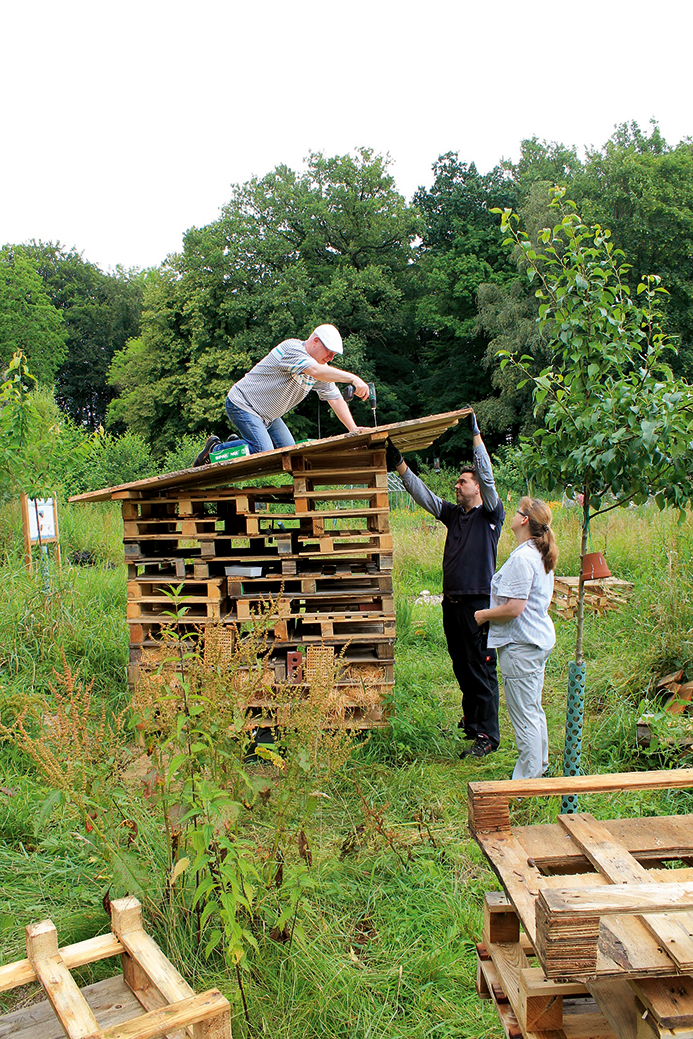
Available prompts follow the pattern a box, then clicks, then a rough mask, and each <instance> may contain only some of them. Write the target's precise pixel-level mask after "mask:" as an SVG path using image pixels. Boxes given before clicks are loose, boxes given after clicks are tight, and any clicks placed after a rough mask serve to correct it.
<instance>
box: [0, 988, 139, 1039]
mask: <svg viewBox="0 0 693 1039" xmlns="http://www.w3.org/2000/svg"><path fill="white" fill-rule="evenodd" d="M82 995H83V996H84V998H85V999H86V1001H87V1003H88V1004H89V1006H90V1007H91V1009H92V1011H93V1013H94V1016H95V1017H96V1019H97V1021H98V1022H99V1025H100V1026H101V1027H102V1028H108V1027H110V1026H111V1025H115V1024H119V1023H121V1022H122V1021H128V1020H129V1019H130V1018H131V1017H135V1016H136V1015H138V1014H139V1013H140V1012H141V1010H140V1005H139V1003H138V1002H137V999H136V998H135V996H134V995H133V994H132V992H131V991H130V989H129V988H128V987H127V985H126V984H125V981H124V980H123V975H122V974H117V975H116V976H115V977H112V978H106V979H105V980H104V981H97V982H96V983H95V984H93V985H87V986H85V987H84V988H83V989H82ZM0 1039H65V1031H64V1029H63V1027H62V1025H61V1024H60V1022H59V1020H58V1018H57V1017H56V1016H55V1012H54V1010H53V1007H52V1006H51V1005H50V1003H49V1002H48V1001H47V1000H44V1001H43V1002H42V1003H32V1004H31V1005H30V1006H27V1007H22V1008H21V1009H20V1010H15V1011H13V1012H12V1013H10V1014H3V1016H2V1017H0Z"/></svg>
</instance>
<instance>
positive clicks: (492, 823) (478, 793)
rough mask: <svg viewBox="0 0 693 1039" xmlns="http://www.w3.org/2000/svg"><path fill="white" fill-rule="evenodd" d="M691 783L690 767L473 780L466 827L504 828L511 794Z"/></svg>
mask: <svg viewBox="0 0 693 1039" xmlns="http://www.w3.org/2000/svg"><path fill="white" fill-rule="evenodd" d="M691 786H693V769H690V768H678V769H670V770H663V771H661V772H617V773H610V774H608V775H596V776H559V777H551V778H547V779H514V780H513V779H510V780H496V781H488V782H474V783H470V784H469V785H468V799H469V820H470V828H472V832H473V833H475V834H478V833H481V832H484V831H485V830H493V829H507V828H508V827H509V815H508V803H509V801H510V798H513V797H551V796H558V795H563V794H578V795H579V794H587V793H615V792H621V791H623V790H680V789H684V788H687V787H691Z"/></svg>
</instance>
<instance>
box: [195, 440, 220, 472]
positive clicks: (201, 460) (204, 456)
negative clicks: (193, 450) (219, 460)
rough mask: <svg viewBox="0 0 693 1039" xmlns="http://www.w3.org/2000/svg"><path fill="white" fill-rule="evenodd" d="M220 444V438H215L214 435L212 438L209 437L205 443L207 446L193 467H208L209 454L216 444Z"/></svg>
mask: <svg viewBox="0 0 693 1039" xmlns="http://www.w3.org/2000/svg"><path fill="white" fill-rule="evenodd" d="M220 443H221V440H220V439H219V437H215V436H214V435H212V436H211V437H207V439H206V441H205V446H204V447H203V448H202V450H201V451H200V453H199V455H198V456H197V458H196V459H195V461H194V462H193V466H196V465H207V463H208V462H209V452H210V451H211V450H212V448H213V447H214V445H215V444H220Z"/></svg>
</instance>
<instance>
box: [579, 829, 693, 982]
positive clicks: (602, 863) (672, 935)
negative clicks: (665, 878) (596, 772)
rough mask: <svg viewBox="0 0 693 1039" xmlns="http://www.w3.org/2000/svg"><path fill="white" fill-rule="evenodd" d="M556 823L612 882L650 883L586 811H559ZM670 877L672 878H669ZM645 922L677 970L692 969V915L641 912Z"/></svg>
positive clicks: (637, 864) (641, 869)
mask: <svg viewBox="0 0 693 1039" xmlns="http://www.w3.org/2000/svg"><path fill="white" fill-rule="evenodd" d="M559 823H560V824H561V825H562V826H563V827H564V829H565V830H567V832H568V833H569V834H570V836H571V837H572V839H573V840H574V841H575V842H576V843H577V844H579V845H580V847H581V848H582V850H583V851H584V852H585V854H586V855H587V857H588V858H589V860H590V862H591V863H592V864H593V865H594V866H596V868H597V869H598V870H599V871H600V873H602V874H603V876H605V877H607V878H608V880H610V881H611V882H612V883H614V884H650V883H652V877H651V876H650V874H649V873H648V871H647V870H646V869H645V868H644V866H641V865H640V863H639V862H636V860H635V859H634V858H633V857H632V855H630V853H629V852H628V850H627V849H626V848H624V847H623V845H621V844H619V843H618V842H617V841H615V840H614V839H613V837H612V835H611V834H610V833H609V831H608V830H607V829H606V827H604V826H602V825H601V823H599V822H597V820H596V819H595V818H594V817H593V816H591V815H588V814H586V813H585V814H580V815H563V816H560V817H559ZM672 879H673V878H672ZM642 919H643V922H644V923H645V926H646V927H647V928H648V929H649V930H650V931H651V932H652V934H653V935H654V937H655V938H656V939H657V940H658V941H659V942H661V943H662V945H663V947H664V949H665V950H666V952H667V955H669V956H670V957H671V959H672V960H673V961H674V963H675V964H676V967H677V968H678V970H679V972H680V973H682V974H686V973H689V972H690V971H691V970H693V938H691V935H690V933H689V929H690V928H693V916H692V915H690V914H683V913H681V914H677V915H676V917H670V916H668V915H667V916H664V917H660V916H655V917H652V916H648V915H647V914H645V915H643V918H642Z"/></svg>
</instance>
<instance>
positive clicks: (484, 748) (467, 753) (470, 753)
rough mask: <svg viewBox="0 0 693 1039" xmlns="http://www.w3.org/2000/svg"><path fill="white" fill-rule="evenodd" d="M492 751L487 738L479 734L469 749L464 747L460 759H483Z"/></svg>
mask: <svg viewBox="0 0 693 1039" xmlns="http://www.w3.org/2000/svg"><path fill="white" fill-rule="evenodd" d="M494 749H495V748H494V747H493V745H492V743H491V741H490V739H489V738H488V736H486V735H485V734H484V733H483V732H480V733H479V735H478V736H477V738H476V739H475V740H474V742H473V743H472V745H471V747H466V748H465V749H464V750H463V751H462V754H461V755H460V757H463V758H466V757H470V758H485V757H486V755H487V754H493V751H494Z"/></svg>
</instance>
